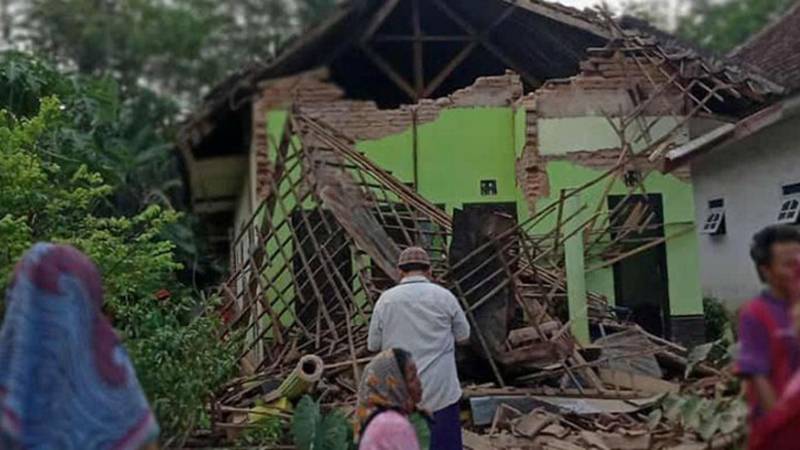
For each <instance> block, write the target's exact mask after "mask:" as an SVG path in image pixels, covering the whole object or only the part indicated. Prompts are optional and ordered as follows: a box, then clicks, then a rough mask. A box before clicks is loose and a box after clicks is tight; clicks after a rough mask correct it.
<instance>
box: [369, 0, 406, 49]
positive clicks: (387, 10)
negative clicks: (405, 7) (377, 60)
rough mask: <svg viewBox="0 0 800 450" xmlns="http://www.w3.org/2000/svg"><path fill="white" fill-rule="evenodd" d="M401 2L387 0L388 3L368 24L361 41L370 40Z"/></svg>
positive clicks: (398, 0)
mask: <svg viewBox="0 0 800 450" xmlns="http://www.w3.org/2000/svg"><path fill="white" fill-rule="evenodd" d="M399 4H400V0H387V1H386V3H384V4H383V6H381V8H380V9H379V10H378V12H377V13H375V16H374V17H373V18H372V21H371V22H370V23H369V25H367V29H366V30H365V31H364V34H362V35H361V42H362V43H366V42H367V41H369V40H370V38H371V37H372V35H374V34H375V32H376V31H378V28H380V26H381V25H382V24H383V22H385V21H386V19H387V18H388V17H389V14H391V13H392V11H394V10H395V8H397V5H399Z"/></svg>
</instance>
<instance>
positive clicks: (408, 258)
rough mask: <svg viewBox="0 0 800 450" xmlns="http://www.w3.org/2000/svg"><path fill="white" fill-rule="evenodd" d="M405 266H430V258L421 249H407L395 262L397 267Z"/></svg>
mask: <svg viewBox="0 0 800 450" xmlns="http://www.w3.org/2000/svg"><path fill="white" fill-rule="evenodd" d="M407 264H423V265H426V266H430V265H431V258H430V257H429V256H428V252H426V251H425V249H424V248H422V247H408V248H407V249H405V250H403V251H402V253H400V258H399V259H398V260H397V266H398V267H403V266H405V265H407Z"/></svg>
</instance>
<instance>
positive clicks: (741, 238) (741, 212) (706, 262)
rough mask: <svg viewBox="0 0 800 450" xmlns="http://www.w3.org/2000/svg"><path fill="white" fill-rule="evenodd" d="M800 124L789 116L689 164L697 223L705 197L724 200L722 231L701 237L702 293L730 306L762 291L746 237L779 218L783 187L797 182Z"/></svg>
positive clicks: (705, 209) (702, 214) (704, 210)
mask: <svg viewBox="0 0 800 450" xmlns="http://www.w3.org/2000/svg"><path fill="white" fill-rule="evenodd" d="M799 127H800V118H793V119H789V120H786V121H784V122H783V123H780V124H777V125H774V126H772V127H770V128H767V129H765V130H763V131H761V132H760V133H757V134H756V135H755V136H751V137H749V138H747V139H745V140H744V141H742V142H739V143H737V144H735V145H731V146H728V147H724V148H720V149H717V150H715V151H712V152H710V153H707V154H705V155H702V156H700V157H698V158H697V159H695V160H694V161H693V162H692V181H693V184H694V196H695V205H696V214H697V221H696V223H697V224H698V226H700V224H702V223H703V222H704V220H705V218H706V213H707V212H708V202H709V200H713V199H716V198H723V199H724V200H725V222H726V228H727V231H726V234H725V235H722V236H708V235H700V236H699V244H700V263H701V270H700V273H701V284H702V288H703V294H704V295H706V296H713V297H717V298H719V299H722V300H725V301H726V302H727V304H728V306H729V307H730V308H731V309H735V308H736V307H738V306H739V305H741V304H742V303H743V302H744V301H746V300H747V299H749V298H750V297H752V296H753V295H755V294H757V293H758V291H759V290H760V289H761V285H760V283H759V281H758V276H757V275H756V272H755V269H754V268H753V264H752V262H751V261H750V256H749V245H750V240H751V238H752V236H753V234H754V233H756V232H757V231H758V230H760V229H761V228H763V227H765V226H767V225H770V224H773V223H775V221H776V220H777V217H778V209H779V207H780V201H781V196H782V194H781V187H782V186H784V185H787V184H793V183H800V131H798V128H799Z"/></svg>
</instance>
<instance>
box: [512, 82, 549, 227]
mask: <svg viewBox="0 0 800 450" xmlns="http://www.w3.org/2000/svg"><path fill="white" fill-rule="evenodd" d="M520 105H521V106H522V107H523V108H525V146H524V147H523V149H522V154H521V155H520V157H519V158H518V159H517V167H516V169H517V183H518V184H519V186H520V188H521V189H522V192H523V194H524V195H525V201H526V203H527V204H528V210H529V211H530V212H531V214H535V212H536V202H537V201H538V200H539V199H540V198H543V197H547V196H548V195H550V184H549V181H548V179H547V167H546V164H547V163H546V161H544V160H543V159H542V157H541V155H540V154H539V126H538V122H539V114H538V111H537V108H536V98H535V97H533V96H528V97H526V98H525V99H523V100H522V101H521V102H520Z"/></svg>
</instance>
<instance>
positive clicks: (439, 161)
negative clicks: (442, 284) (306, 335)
mask: <svg viewBox="0 0 800 450" xmlns="http://www.w3.org/2000/svg"><path fill="white" fill-rule="evenodd" d="M268 117H269V120H268V124H269V125H268V128H269V131H270V133H271V134H272V135H273V136H274V138H275V139H276V141H277V140H278V139H279V136H280V132H281V131H282V127H283V120H285V117H286V116H285V113H282V112H274V113H270V114H269V116H268ZM591 119H592V120H584V118H573V119H568V120H565V121H560V120H559V121H558V123H556V122H552V123H551V124H549V125H545V126H544V127H542V126H540V128H539V136H540V142H544V143H546V144H547V145H550V147H549V150H548V149H547V148H544V149H542V150H543V153H546V154H551V155H552V154H561V153H563V152H565V151H566V150H569V149H573V148H575V147H576V146H579V145H580V146H584V145H590V144H591V145H594V146H595V147H594V148H607V147H613V146H614V145H608V144H611V141H608V142H606V140H608V139H599V140H597V141H592V140H588V141H587V140H586V139H587V133H588V136H589V137H591V135H592V134H595V133H596V134H595V135H598V136H606V137H607V135H608V129H606V130H603V129H602V128H603V126H605V127H606V128H608V124H607V123H605V125H603V124H602V123H600V122H598V121H597V120H595V119H597V118H591ZM600 120H603V121H604V119H600ZM525 123H526V117H525V111H524V109H522V108H520V109H513V108H456V109H446V110H442V111H441V113H440V116H439V117H438V118H437V119H436V120H434V121H432V122H429V123H425V124H422V125H420V126H419V127H418V130H417V149H418V150H417V152H418V153H417V156H418V177H419V186H418V189H419V192H420V193H421V194H422V195H423V196H425V197H426V198H427V199H428V200H430V201H431V202H433V203H435V204H444V205H445V206H446V209H447V211H448V212H450V213H452V210H453V208H457V207H460V206H461V205H462V204H464V203H479V202H516V203H517V209H518V214H519V218H520V220H524V219H525V218H526V217H527V216H528V209H527V205H526V201H525V199H524V196H523V194H522V192H521V190H520V189H518V188H517V187H516V175H515V163H516V157H518V156H519V155H520V154H521V152H522V149H523V147H524V145H525V136H526V129H525V128H526V127H525ZM664 123H665V124H667V123H671V121H670V120H669V119H666V120H665V121H664ZM659 126H666V125H657V126H656V128H655V130H656V131H654V134H656V135H658V131H657V130H659V128H658V127H659ZM582 127H583V128H582ZM575 130H578V132H576V131H575ZM357 147H358V149H359V150H361V151H363V152H364V153H365V154H366V155H367V156H368V157H369V158H371V159H372V160H373V161H375V162H376V163H378V164H379V165H381V166H382V167H384V168H385V169H387V170H389V171H391V172H392V173H393V175H394V176H396V177H398V178H399V179H400V180H402V181H404V182H409V183H410V182H412V181H413V178H414V177H413V150H412V149H413V147H414V136H413V131H412V130H410V129H409V130H406V131H404V132H402V133H398V134H395V135H392V136H388V137H385V138H382V139H377V140H370V141H362V142H359V143H358V144H357ZM584 149H588V148H584ZM547 173H548V178H549V183H550V192H551V193H553V196H552V197H551V198H545V199H541V200H539V201H538V202H537V205H536V206H537V209H539V210H541V209H542V208H544V207H545V206H547V205H548V204H550V203H551V202H553V201H554V200H555V199H557V196H558V193H559V192H560V191H561V189H568V188H574V187H577V186H580V185H582V184H584V183H585V182H586V181H588V180H590V179H593V178H596V177H598V176H599V175H600V174H601V172H600V171H597V170H592V169H589V168H587V167H585V166H580V165H576V164H573V163H571V162H568V161H563V160H562V161H551V162H549V163H548V164H547ZM484 179H494V180H496V181H497V191H498V192H497V195H496V196H482V195H481V194H480V181H481V180H484ZM605 187H606V183H605V182H601V183H598V184H597V185H595V186H594V187H593V188H591V189H589V190H588V191H586V192H584V193H583V194H582V195H581V202H584V203H586V204H588V205H591V207H592V208H594V207H595V205H597V204H598V202H599V201H600V198H601V196H603V194H604V189H605ZM645 187H646V190H647V192H649V193H660V194H662V196H663V200H664V216H665V232H666V233H667V235H670V234H671V233H673V232H676V231H678V230H682V229H684V228H686V227H688V226H691V224H692V223H693V221H694V203H693V196H692V188H691V185H690V184H688V183H685V182H683V181H681V180H679V179H677V178H675V177H674V176H672V175H663V174H661V173H653V174H651V175H650V176H649V177H648V178H647V179H646V180H645ZM625 192H626V189H625V187H624V186H623V185H622V184H621V183H620V184H618V185H615V186H614V187H613V189H612V190H611V192H610V193H611V194H624V193H625ZM276 218H277V217H276ZM555 220H556V219H555V215H552V216H551V217H550V218H548V219H546V220H544V221H543V222H542V223H541V224H540V226H539V227H537V230H536V231H539V232H546V231H549V230H550V229H552V227H553V226H554V225H555ZM667 262H668V278H669V294H670V304H671V309H672V314H673V315H688V314H701V313H702V302H701V291H700V283H699V276H698V267H697V266H698V257H697V241H696V237H695V235H694V233H691V232H690V233H686V234H683V235H681V236H680V237H677V238H674V239H672V240H670V241H669V242H668V243H667ZM595 263H597V262H596V261H587V262H586V266H587V267H591V266H592V265H594V264H595ZM287 281H288V280H287ZM281 282H283V279H281ZM586 282H587V287H588V289H590V290H592V291H595V292H599V293H602V294H605V295H606V296H608V298H609V299H610V300H611V301H612V302H613V301H614V282H613V270H612V269H611V268H604V269H600V270H595V271H592V272H589V273H587V275H586Z"/></svg>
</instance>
